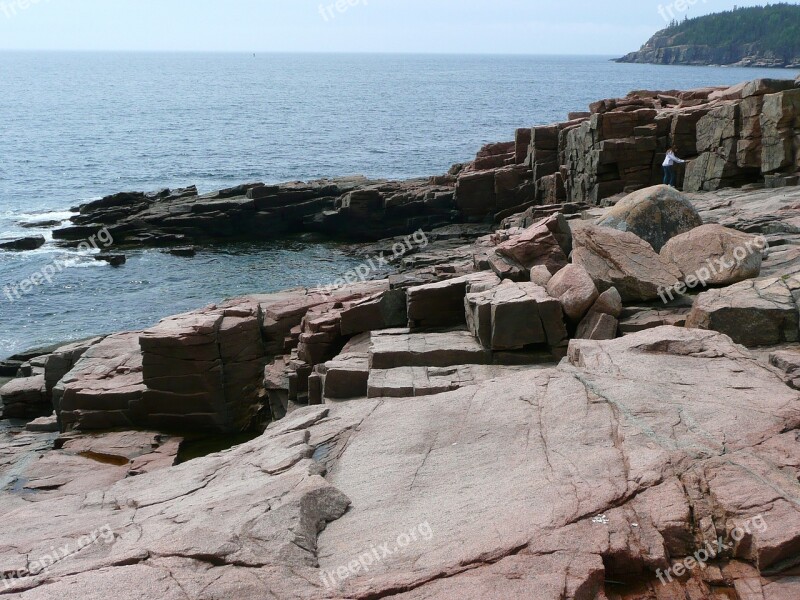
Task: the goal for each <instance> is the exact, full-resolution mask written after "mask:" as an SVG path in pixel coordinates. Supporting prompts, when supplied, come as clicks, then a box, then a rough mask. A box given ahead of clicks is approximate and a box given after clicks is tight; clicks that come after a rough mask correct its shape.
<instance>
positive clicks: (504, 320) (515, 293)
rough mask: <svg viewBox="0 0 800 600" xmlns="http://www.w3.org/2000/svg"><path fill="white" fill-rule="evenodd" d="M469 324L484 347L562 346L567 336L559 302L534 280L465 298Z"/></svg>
mask: <svg viewBox="0 0 800 600" xmlns="http://www.w3.org/2000/svg"><path fill="white" fill-rule="evenodd" d="M465 306H466V313H467V324H468V326H469V328H470V331H471V332H472V334H473V335H474V336H475V337H476V338H478V340H479V341H480V342H481V344H483V346H484V347H486V348H489V349H491V350H520V349H522V348H524V347H525V346H530V345H535V344H547V345H549V346H551V347H556V346H560V345H562V344H564V343H565V341H566V339H567V330H566V327H565V325H564V316H563V313H562V310H561V305H560V304H559V301H558V300H556V299H555V298H553V297H551V296H550V295H548V293H547V291H545V289H544V288H542V287H541V286H538V285H536V284H535V283H512V282H505V283H503V284H502V285H500V286H498V287H496V288H493V289H491V290H488V291H486V292H480V293H475V294H468V295H467V297H466V298H465Z"/></svg>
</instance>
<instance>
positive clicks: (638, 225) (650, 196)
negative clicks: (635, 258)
mask: <svg viewBox="0 0 800 600" xmlns="http://www.w3.org/2000/svg"><path fill="white" fill-rule="evenodd" d="M598 224H599V225H602V226H604V227H612V228H614V229H617V230H619V231H629V232H631V233H633V234H635V235H636V236H638V237H640V238H641V239H643V240H644V241H646V242H647V243H649V244H650V245H651V246H652V247H653V249H654V250H655V251H656V252H660V251H661V248H663V247H664V245H665V244H666V243H667V242H668V241H669V240H671V239H672V238H674V237H675V236H677V235H681V234H683V233H686V232H688V231H691V230H692V229H694V228H695V227H699V226H700V225H702V224H703V220H702V219H701V218H700V215H699V214H697V211H696V210H695V208H694V206H692V203H691V202H690V201H689V199H688V198H686V196H684V195H683V194H681V193H680V192H678V191H677V190H675V189H673V188H671V187H669V186H666V185H657V186H655V187H652V188H647V189H644V190H640V191H638V192H634V193H633V194H630V195H629V196H626V197H625V198H623V199H622V200H620V201H619V202H618V203H617V204H616V205H615V206H614V208H612V209H611V210H610V211H609V212H608V213H606V215H605V217H603V219H602V220H600V222H599V223H598Z"/></svg>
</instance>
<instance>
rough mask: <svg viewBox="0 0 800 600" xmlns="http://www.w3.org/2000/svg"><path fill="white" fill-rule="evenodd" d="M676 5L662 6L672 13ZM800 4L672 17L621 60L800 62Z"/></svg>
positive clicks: (783, 65) (798, 64) (792, 65)
mask: <svg viewBox="0 0 800 600" xmlns="http://www.w3.org/2000/svg"><path fill="white" fill-rule="evenodd" d="M674 6H675V5H672V7H669V8H665V7H664V6H663V5H662V6H659V10H660V11H661V13H662V15H663V16H664V17H665V18H667V16H668V14H672V15H673V16H674ZM799 40H800V7H797V6H796V5H792V4H785V3H781V4H774V5H770V6H766V7H760V6H757V7H749V8H741V9H735V10H733V11H728V12H723V13H717V14H712V15H707V16H703V17H698V18H695V19H686V20H684V21H683V22H678V21H677V20H674V19H673V21H672V23H671V24H670V26H669V27H667V28H666V29H663V30H661V31H659V32H658V33H656V34H655V35H654V36H653V37H652V38H650V40H648V41H647V43H646V44H645V45H644V46H642V48H641V49H640V50H639V51H637V52H631V53H630V54H627V55H625V56H623V57H622V58H619V59H617V62H621V63H649V64H660V65H727V66H736V67H762V68H764V67H767V68H770V67H772V68H792V69H797V68H800V41H799Z"/></svg>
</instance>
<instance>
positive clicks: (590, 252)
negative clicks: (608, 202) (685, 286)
mask: <svg viewBox="0 0 800 600" xmlns="http://www.w3.org/2000/svg"><path fill="white" fill-rule="evenodd" d="M573 244H574V250H573V252H572V262H573V263H574V264H576V265H579V266H581V267H583V268H584V269H586V272H587V273H589V275H590V276H591V278H592V280H593V281H594V282H595V284H596V285H597V287H598V289H599V290H600V291H601V292H605V291H606V290H608V289H609V288H612V287H614V288H616V289H617V291H618V292H619V294H620V296H621V297H622V300H623V301H624V302H636V301H649V300H655V299H656V298H658V297H659V295H660V294H661V293H663V291H664V290H666V289H672V288H674V287H675V286H676V285H677V284H678V279H679V278H680V277H681V272H680V271H679V270H678V269H677V268H676V267H675V266H674V265H671V264H669V263H667V262H665V261H664V260H663V259H662V258H661V257H660V256H659V255H658V254H656V253H655V252H654V251H653V248H652V247H651V246H650V244H648V243H647V242H645V241H644V240H642V239H641V238H639V237H637V236H636V235H634V234H633V233H630V232H627V231H625V232H623V231H618V230H616V229H612V228H610V227H599V226H596V225H585V226H583V227H576V228H575V229H574V230H573Z"/></svg>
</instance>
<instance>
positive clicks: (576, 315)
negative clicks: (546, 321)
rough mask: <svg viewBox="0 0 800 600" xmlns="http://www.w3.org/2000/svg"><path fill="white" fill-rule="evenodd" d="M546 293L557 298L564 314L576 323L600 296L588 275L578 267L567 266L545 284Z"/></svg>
mask: <svg viewBox="0 0 800 600" xmlns="http://www.w3.org/2000/svg"><path fill="white" fill-rule="evenodd" d="M547 293H548V294H550V295H551V296H552V297H553V298H558V301H559V302H560V303H561V306H562V307H563V308H564V314H566V315H567V317H569V318H570V319H572V320H573V321H576V322H577V321H580V320H581V319H582V318H583V316H584V315H585V314H586V313H587V312H588V311H589V309H590V308H591V307H592V305H593V304H594V303H595V301H596V300H597V298H598V296H599V295H600V293H599V292H598V291H597V286H596V285H595V283H594V281H593V280H592V278H591V276H590V275H589V273H587V272H586V269H584V268H583V267H581V266H579V265H567V266H566V267H564V268H563V269H561V270H560V271H559V272H558V273H556V274H555V275H554V276H553V278H552V279H551V280H550V281H549V283H548V284H547Z"/></svg>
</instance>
